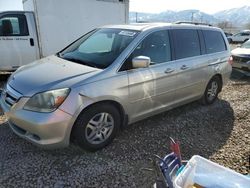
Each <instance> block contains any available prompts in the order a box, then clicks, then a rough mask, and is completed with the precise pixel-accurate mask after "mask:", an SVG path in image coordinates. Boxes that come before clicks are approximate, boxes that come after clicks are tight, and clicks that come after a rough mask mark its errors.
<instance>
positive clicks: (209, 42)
mask: <svg viewBox="0 0 250 188" xmlns="http://www.w3.org/2000/svg"><path fill="white" fill-rule="evenodd" d="M202 33H203V36H204V42H205V46H206V54H207V55H206V62H207V66H208V71H207V74H208V78H207V81H208V80H209V79H211V77H212V76H213V75H215V74H221V71H222V70H225V67H227V66H228V63H227V61H228V55H229V54H228V52H227V45H226V43H225V40H224V37H223V36H222V33H221V32H220V31H215V30H209V29H207V30H202Z"/></svg>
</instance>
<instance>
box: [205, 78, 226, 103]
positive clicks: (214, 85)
mask: <svg viewBox="0 0 250 188" xmlns="http://www.w3.org/2000/svg"><path fill="white" fill-rule="evenodd" d="M221 87H222V83H221V80H220V78H218V77H217V76H215V77H213V78H212V79H211V80H210V81H209V82H208V84H207V87H206V90H205V92H204V94H203V97H202V99H201V102H202V104H204V105H209V104H212V103H214V101H215V100H216V99H217V97H218V94H219V92H220V90H221Z"/></svg>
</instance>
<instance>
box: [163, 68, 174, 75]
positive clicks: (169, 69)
mask: <svg viewBox="0 0 250 188" xmlns="http://www.w3.org/2000/svg"><path fill="white" fill-rule="evenodd" d="M171 72H174V69H171V68H167V69H166V70H165V73H166V74H168V73H171Z"/></svg>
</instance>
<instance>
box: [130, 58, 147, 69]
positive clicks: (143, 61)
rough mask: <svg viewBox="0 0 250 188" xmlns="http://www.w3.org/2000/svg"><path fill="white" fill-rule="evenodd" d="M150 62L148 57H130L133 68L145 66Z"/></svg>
mask: <svg viewBox="0 0 250 188" xmlns="http://www.w3.org/2000/svg"><path fill="white" fill-rule="evenodd" d="M150 63H151V59H150V57H147V56H137V57H134V58H133V59H132V65H133V68H135V69H136V68H147V67H149V65H150Z"/></svg>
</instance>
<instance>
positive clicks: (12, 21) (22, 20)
mask: <svg viewBox="0 0 250 188" xmlns="http://www.w3.org/2000/svg"><path fill="white" fill-rule="evenodd" d="M28 35H29V32H28V27H27V21H26V17H25V16H24V15H6V16H4V17H1V18H0V36H28Z"/></svg>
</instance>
